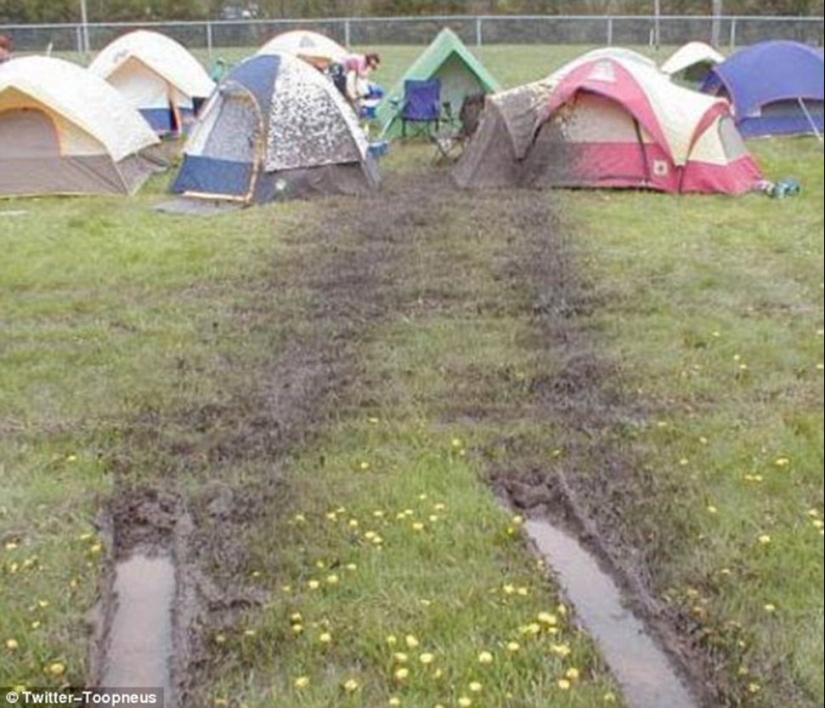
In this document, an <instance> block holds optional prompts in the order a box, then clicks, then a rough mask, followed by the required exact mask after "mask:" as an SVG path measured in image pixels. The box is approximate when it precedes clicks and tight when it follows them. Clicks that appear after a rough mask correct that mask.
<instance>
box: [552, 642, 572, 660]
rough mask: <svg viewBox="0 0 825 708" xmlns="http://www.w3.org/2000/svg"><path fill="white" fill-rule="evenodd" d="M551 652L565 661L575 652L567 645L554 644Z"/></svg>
mask: <svg viewBox="0 0 825 708" xmlns="http://www.w3.org/2000/svg"><path fill="white" fill-rule="evenodd" d="M550 651H552V652H553V653H554V654H555V655H556V656H560V657H561V658H562V659H563V658H565V657H567V656H570V654H571V652H572V651H573V650H572V649H571V648H570V647H569V646H568V645H567V644H553V645H552V646H551V647H550Z"/></svg>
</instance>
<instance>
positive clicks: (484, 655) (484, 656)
mask: <svg viewBox="0 0 825 708" xmlns="http://www.w3.org/2000/svg"><path fill="white" fill-rule="evenodd" d="M478 663H479V664H492V663H493V655H492V654H491V653H490V652H489V651H483V652H481V653H480V654H479V655H478Z"/></svg>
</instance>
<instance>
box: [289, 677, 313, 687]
mask: <svg viewBox="0 0 825 708" xmlns="http://www.w3.org/2000/svg"><path fill="white" fill-rule="evenodd" d="M293 685H294V686H295V688H306V687H307V686H309V676H299V677H298V678H296V679H295V681H294V684H293Z"/></svg>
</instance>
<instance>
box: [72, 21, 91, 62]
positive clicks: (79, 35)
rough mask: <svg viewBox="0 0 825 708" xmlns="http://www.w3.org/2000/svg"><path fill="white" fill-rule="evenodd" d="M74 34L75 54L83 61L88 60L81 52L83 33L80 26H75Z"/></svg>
mask: <svg viewBox="0 0 825 708" xmlns="http://www.w3.org/2000/svg"><path fill="white" fill-rule="evenodd" d="M74 33H75V36H76V39H77V53H78V54H79V55H80V56H82V57H83V58H84V59H86V58H88V57H85V56H84V52H83V32H82V31H81V30H80V25H75V28H74Z"/></svg>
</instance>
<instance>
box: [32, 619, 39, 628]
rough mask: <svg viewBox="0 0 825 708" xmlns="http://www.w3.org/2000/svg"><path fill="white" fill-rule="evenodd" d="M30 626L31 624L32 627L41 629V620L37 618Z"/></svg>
mask: <svg viewBox="0 0 825 708" xmlns="http://www.w3.org/2000/svg"><path fill="white" fill-rule="evenodd" d="M30 626H31V628H32V629H39V628H40V620H35V621H34V622H32V623H31V625H30Z"/></svg>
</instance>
